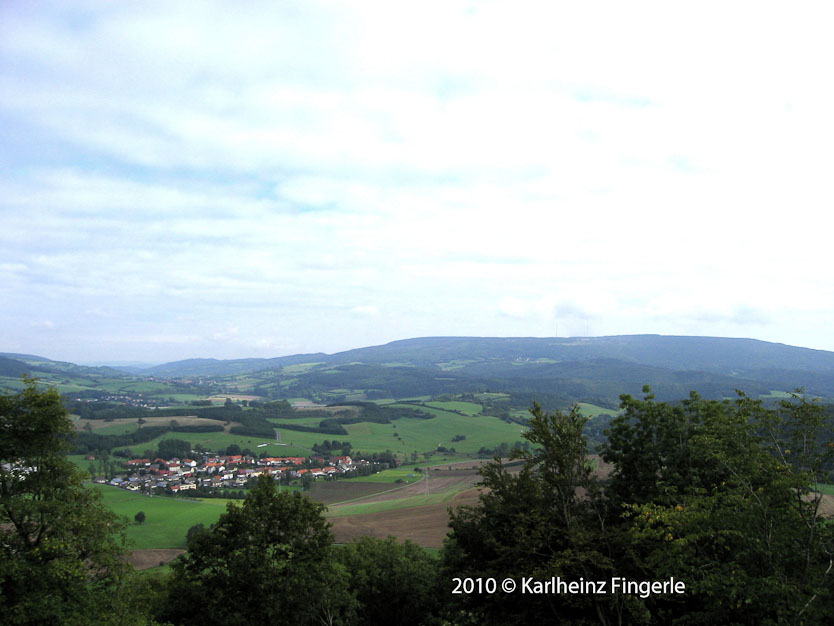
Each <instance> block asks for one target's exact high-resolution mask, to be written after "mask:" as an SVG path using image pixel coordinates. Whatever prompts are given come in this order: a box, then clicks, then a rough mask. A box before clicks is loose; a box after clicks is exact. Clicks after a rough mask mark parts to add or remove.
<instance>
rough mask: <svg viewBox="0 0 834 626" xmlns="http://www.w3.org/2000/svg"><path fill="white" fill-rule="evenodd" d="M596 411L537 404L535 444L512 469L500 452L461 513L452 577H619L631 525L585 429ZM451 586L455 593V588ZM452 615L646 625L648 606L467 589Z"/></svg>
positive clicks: (450, 553)
mask: <svg viewBox="0 0 834 626" xmlns="http://www.w3.org/2000/svg"><path fill="white" fill-rule="evenodd" d="M585 421H586V419H585V418H584V417H583V416H582V415H581V414H580V412H579V409H578V407H574V408H573V409H572V410H571V411H570V412H569V413H562V412H557V413H553V414H547V413H545V412H544V411H543V410H542V409H541V407H540V406H538V405H534V407H533V409H532V410H531V419H530V430H529V431H528V432H526V433H525V434H524V435H523V436H524V437H525V439H527V440H528V441H529V442H530V443H531V450H528V451H517V452H516V454H517V455H518V458H521V459H523V461H524V464H523V466H522V467H521V470H520V471H518V472H517V473H514V472H512V471H511V470H510V469H509V468H508V467H506V466H505V465H503V463H502V462H501V460H500V459H499V458H498V457H496V458H495V459H494V460H493V461H492V462H491V463H489V464H487V465H486V466H484V467H483V469H482V470H481V476H482V481H481V485H482V486H483V487H486V489H485V490H484V491H483V492H482V493H481V495H480V496H479V500H480V502H479V505H478V506H476V507H461V508H459V509H458V510H457V511H453V512H452V514H451V521H450V527H451V533H450V535H449V538H448V540H447V542H446V545H445V546H444V550H443V560H444V566H445V571H446V575H445V579H446V581H447V582H448V581H450V580H451V579H452V578H453V577H472V578H479V577H480V578H495V579H497V580H499V581H500V580H503V579H504V578H505V577H512V578H513V579H514V580H516V581H517V582H518V583H519V584H520V581H521V580H522V579H523V578H527V577H532V578H533V579H534V580H540V581H549V580H550V579H551V578H552V577H559V578H561V579H564V580H567V581H578V580H580V579H584V580H591V581H598V580H607V579H610V578H611V576H612V575H614V574H615V572H617V569H616V567H617V558H618V557H619V556H620V555H622V554H623V552H624V549H623V532H622V531H620V530H618V529H616V528H609V526H608V525H607V523H606V521H607V519H608V518H609V517H610V513H609V511H608V510H607V506H606V500H605V498H604V497H603V494H602V492H601V489H600V486H599V484H598V482H597V479H596V478H595V477H594V476H593V473H592V467H591V465H590V463H589V462H588V459H587V454H586V453H587V448H586V443H585V439H584V437H583V436H582V428H583V425H584V423H585ZM448 591H451V589H449V590H448ZM455 598H456V599H458V600H459V604H458V606H457V607H454V608H453V611H454V612H453V614H452V615H451V616H450V618H451V619H452V621H455V622H460V623H464V624H468V623H472V624H529V623H550V622H552V621H553V620H554V619H561V620H564V621H565V623H571V624H584V623H603V624H606V623H622V622H623V621H627V622H629V623H640V621H641V619H642V617H643V609H642V604H641V603H640V602H639V601H635V600H633V599H630V598H625V597H623V596H611V595H605V596H602V595H600V596H598V595H594V594H577V595H570V594H547V595H524V594H522V593H521V592H520V589H519V591H518V592H516V593H503V592H501V591H500V590H499V591H498V592H497V593H492V594H474V595H470V594H463V595H458V596H455Z"/></svg>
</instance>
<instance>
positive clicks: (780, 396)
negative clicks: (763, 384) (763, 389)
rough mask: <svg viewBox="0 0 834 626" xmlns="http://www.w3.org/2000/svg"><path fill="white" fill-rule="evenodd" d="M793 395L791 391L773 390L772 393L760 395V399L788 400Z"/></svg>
mask: <svg viewBox="0 0 834 626" xmlns="http://www.w3.org/2000/svg"><path fill="white" fill-rule="evenodd" d="M791 395H792V394H791V393H790V392H789V391H777V390H775V389H771V390H770V393H760V394H759V398H760V399H762V400H764V399H767V398H778V399H788V398H790V397H791Z"/></svg>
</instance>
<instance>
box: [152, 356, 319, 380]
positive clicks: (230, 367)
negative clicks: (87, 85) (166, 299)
mask: <svg viewBox="0 0 834 626" xmlns="http://www.w3.org/2000/svg"><path fill="white" fill-rule="evenodd" d="M327 358H329V357H328V355H326V354H324V353H323V352H319V353H316V354H295V355H292V356H282V357H277V358H274V359H255V358H253V359H227V360H219V359H185V360H184V361H174V362H172V363H163V364H162V365H157V366H155V367H150V368H147V369H144V370H142V372H141V373H142V375H144V376H163V377H169V378H174V377H182V376H232V375H235V374H247V373H250V372H259V371H264V370H271V369H280V368H281V367H284V366H286V365H297V364H299V363H309V362H313V361H322V362H323V361H326V360H327Z"/></svg>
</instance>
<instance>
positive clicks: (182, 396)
mask: <svg viewBox="0 0 834 626" xmlns="http://www.w3.org/2000/svg"><path fill="white" fill-rule="evenodd" d="M156 395H157V396H159V397H160V398H161V399H163V400H167V399H169V398H173V399H174V401H175V402H182V403H185V404H188V403H189V402H191V401H192V400H205V398H206V397H205V396H201V395H198V394H196V393H159V394H156Z"/></svg>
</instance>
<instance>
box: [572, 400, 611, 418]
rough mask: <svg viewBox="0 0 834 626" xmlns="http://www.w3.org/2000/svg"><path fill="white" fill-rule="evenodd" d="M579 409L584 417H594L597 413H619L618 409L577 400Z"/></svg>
mask: <svg viewBox="0 0 834 626" xmlns="http://www.w3.org/2000/svg"><path fill="white" fill-rule="evenodd" d="M577 404H578V405H579V410H580V411H581V413H582V415H584V416H585V417H591V418H593V417H596V416H597V415H603V414H606V413H607V414H608V415H617V413H619V412H620V411H619V409H606V408H605V407H602V406H598V405H596V404H589V403H587V402H578V403H577Z"/></svg>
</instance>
